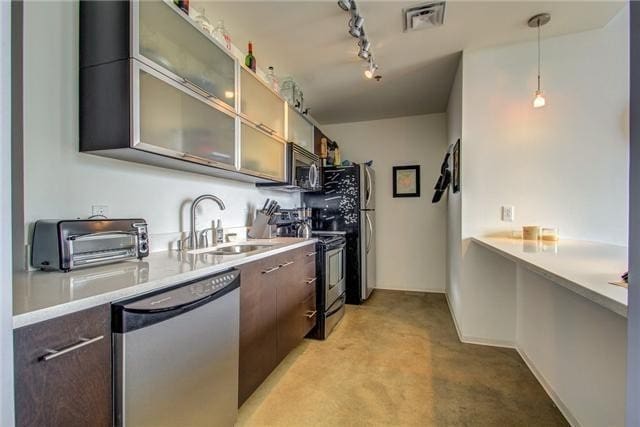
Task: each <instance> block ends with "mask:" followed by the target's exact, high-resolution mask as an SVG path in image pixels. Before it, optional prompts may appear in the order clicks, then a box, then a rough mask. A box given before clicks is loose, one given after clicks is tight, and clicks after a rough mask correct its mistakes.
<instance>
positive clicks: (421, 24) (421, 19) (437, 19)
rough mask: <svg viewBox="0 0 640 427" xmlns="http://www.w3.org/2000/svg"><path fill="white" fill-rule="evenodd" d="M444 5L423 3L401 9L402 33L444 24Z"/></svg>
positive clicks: (441, 3)
mask: <svg viewBox="0 0 640 427" xmlns="http://www.w3.org/2000/svg"><path fill="white" fill-rule="evenodd" d="M444 3H445V2H443V1H440V2H435V3H423V4H419V5H416V6H412V7H409V8H407V9H403V10H402V12H403V19H404V31H405V32H406V31H414V30H423V29H425V28H432V27H439V26H440V25H442V23H443V22H444V6H445V5H444Z"/></svg>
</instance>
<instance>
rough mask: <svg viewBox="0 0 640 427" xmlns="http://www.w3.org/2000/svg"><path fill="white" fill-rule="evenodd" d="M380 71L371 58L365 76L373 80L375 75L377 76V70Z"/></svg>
mask: <svg viewBox="0 0 640 427" xmlns="http://www.w3.org/2000/svg"><path fill="white" fill-rule="evenodd" d="M377 69H378V66H377V65H376V64H375V63H374V62H373V58H371V57H370V58H369V67H367V69H366V70H364V76H365V77H366V78H368V79H372V78H373V77H374V76H375V74H376V70H377Z"/></svg>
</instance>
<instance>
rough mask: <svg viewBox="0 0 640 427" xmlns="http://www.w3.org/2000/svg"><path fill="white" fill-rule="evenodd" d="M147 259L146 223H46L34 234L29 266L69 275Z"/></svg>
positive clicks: (132, 220) (56, 221) (37, 224)
mask: <svg viewBox="0 0 640 427" xmlns="http://www.w3.org/2000/svg"><path fill="white" fill-rule="evenodd" d="M147 255H149V237H148V233H147V223H146V221H145V220H143V219H140V218H137V219H100V220H97V219H77V220H59V219H46V220H40V221H36V224H35V227H34V230H33V241H32V250H31V265H33V266H34V267H36V268H40V269H42V270H62V271H69V270H73V269H76V268H79V267H90V266H94V265H100V264H107V263H110V262H117V261H123V260H127V259H134V258H138V259H142V258H143V257H146V256H147Z"/></svg>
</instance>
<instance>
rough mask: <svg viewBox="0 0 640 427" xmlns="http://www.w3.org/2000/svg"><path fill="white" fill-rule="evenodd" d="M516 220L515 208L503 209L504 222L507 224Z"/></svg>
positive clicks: (506, 207)
mask: <svg viewBox="0 0 640 427" xmlns="http://www.w3.org/2000/svg"><path fill="white" fill-rule="evenodd" d="M515 219H516V208H515V206H503V207H502V220H503V221H505V222H513V221H515Z"/></svg>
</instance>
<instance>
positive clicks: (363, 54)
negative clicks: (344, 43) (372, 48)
mask: <svg viewBox="0 0 640 427" xmlns="http://www.w3.org/2000/svg"><path fill="white" fill-rule="evenodd" d="M358 56H359V57H360V58H362V59H369V51H368V50H367V49H365V48H363V47H361V48H360V51H359V52H358Z"/></svg>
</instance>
